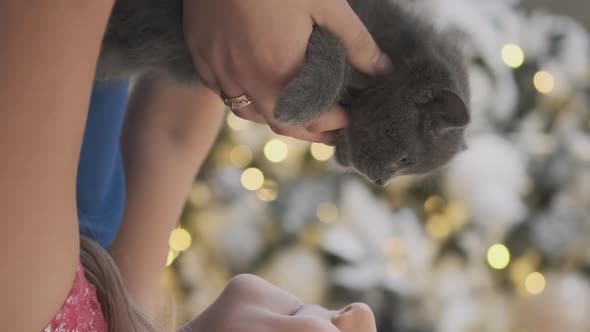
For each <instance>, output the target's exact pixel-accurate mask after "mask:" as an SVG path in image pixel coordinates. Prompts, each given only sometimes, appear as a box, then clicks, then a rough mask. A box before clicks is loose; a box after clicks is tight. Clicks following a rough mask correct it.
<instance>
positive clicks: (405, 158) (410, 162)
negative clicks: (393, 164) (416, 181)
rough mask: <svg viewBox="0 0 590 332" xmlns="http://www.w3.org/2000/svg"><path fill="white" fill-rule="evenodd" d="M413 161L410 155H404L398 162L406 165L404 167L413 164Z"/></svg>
mask: <svg viewBox="0 0 590 332" xmlns="http://www.w3.org/2000/svg"><path fill="white" fill-rule="evenodd" d="M412 163H413V161H412V159H410V158H408V157H404V158H402V159H400V161H398V164H399V165H400V166H404V167H407V166H410V165H412Z"/></svg>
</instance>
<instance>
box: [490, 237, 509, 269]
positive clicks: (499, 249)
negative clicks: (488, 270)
mask: <svg viewBox="0 0 590 332" xmlns="http://www.w3.org/2000/svg"><path fill="white" fill-rule="evenodd" d="M488 264H490V266H491V267H492V268H494V269H496V270H503V269H505V268H506V267H507V266H508V264H510V251H508V248H506V246H505V245H503V244H500V243H497V244H494V245H493V246H491V247H490V248H489V249H488Z"/></svg>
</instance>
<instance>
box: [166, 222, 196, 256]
mask: <svg viewBox="0 0 590 332" xmlns="http://www.w3.org/2000/svg"><path fill="white" fill-rule="evenodd" d="M191 243H192V237H191V234H190V233H189V232H188V231H187V230H186V229H183V228H177V229H175V230H173V231H172V233H171V234H170V238H169V239H168V245H169V246H170V248H171V249H172V250H175V251H178V252H182V251H185V250H187V249H188V248H190V246H191Z"/></svg>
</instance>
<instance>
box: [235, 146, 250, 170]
mask: <svg viewBox="0 0 590 332" xmlns="http://www.w3.org/2000/svg"><path fill="white" fill-rule="evenodd" d="M229 160H230V162H231V163H232V164H234V165H235V166H237V167H246V166H248V165H249V164H250V162H251V161H252V150H250V148H249V147H247V146H245V145H238V146H236V147H234V148H233V149H231V151H230V153H229Z"/></svg>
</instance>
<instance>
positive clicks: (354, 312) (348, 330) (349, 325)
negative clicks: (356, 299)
mask: <svg viewBox="0 0 590 332" xmlns="http://www.w3.org/2000/svg"><path fill="white" fill-rule="evenodd" d="M295 316H296V317H319V318H321V319H324V320H326V321H330V322H331V323H332V324H333V325H334V326H336V327H337V328H338V330H339V331H341V332H377V326H376V324H375V316H374V315H373V311H372V310H371V308H369V306H367V305H366V304H363V303H354V304H351V305H348V306H346V307H345V308H344V309H342V310H340V311H331V310H326V309H324V308H322V307H320V306H304V307H302V308H301V309H300V310H299V311H298V312H297V313H296V314H295Z"/></svg>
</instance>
